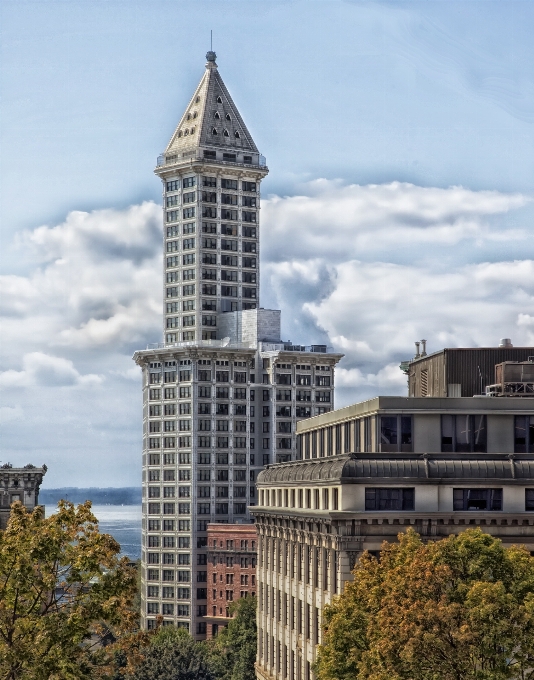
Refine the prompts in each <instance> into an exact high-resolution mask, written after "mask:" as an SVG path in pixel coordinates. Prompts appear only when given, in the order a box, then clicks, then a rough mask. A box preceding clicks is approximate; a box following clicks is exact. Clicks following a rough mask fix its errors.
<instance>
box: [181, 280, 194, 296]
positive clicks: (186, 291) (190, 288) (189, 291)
mask: <svg viewBox="0 0 534 680" xmlns="http://www.w3.org/2000/svg"><path fill="white" fill-rule="evenodd" d="M194 294H195V284H194V283H193V284H190V285H187V286H182V295H184V296H186V295H194Z"/></svg>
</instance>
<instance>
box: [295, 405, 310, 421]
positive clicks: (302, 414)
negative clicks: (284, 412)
mask: <svg viewBox="0 0 534 680" xmlns="http://www.w3.org/2000/svg"><path fill="white" fill-rule="evenodd" d="M295 412H296V416H297V418H309V417H310V416H311V406H297V407H296V409H295Z"/></svg>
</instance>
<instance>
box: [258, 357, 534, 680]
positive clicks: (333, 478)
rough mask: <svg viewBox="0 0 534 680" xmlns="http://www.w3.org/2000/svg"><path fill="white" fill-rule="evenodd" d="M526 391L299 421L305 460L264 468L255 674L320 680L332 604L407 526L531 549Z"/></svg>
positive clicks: (374, 406) (531, 453) (533, 487)
mask: <svg viewBox="0 0 534 680" xmlns="http://www.w3.org/2000/svg"><path fill="white" fill-rule="evenodd" d="M531 354H532V355H534V352H532V351H531ZM500 358H501V357H497V359H500ZM526 363H529V362H526ZM514 366H515V367H516V369H515V371H514V372H513V373H514V377H515V378H516V379H517V377H518V376H520V375H524V376H525V377H526V379H527V380H529V379H530V376H531V371H529V370H528V368H529V367H528V366H527V367H523V369H522V370H519V369H518V366H519V365H518V364H514ZM531 366H532V364H531ZM475 368H476V363H475ZM471 373H472V372H471V371H470V370H469V369H466V370H465V371H464V373H463V374H461V376H460V379H459V380H458V382H457V384H459V385H460V389H462V385H463V383H466V382H469V380H471V377H472V376H471ZM518 393H519V394H521V395H523V396H521V397H517V396H515V397H511V396H496V397H470V398H466V397H448V398H447V397H443V398H439V397H426V398H419V397H416V398H411V397H377V398H375V399H371V400H368V401H365V402H362V403H359V404H354V405H351V406H347V407H346V408H342V409H339V410H337V411H332V412H330V413H325V414H322V415H318V416H316V417H314V418H311V419H309V420H306V421H304V422H302V423H299V424H298V426H297V433H298V458H299V460H297V461H293V462H290V463H285V464H282V465H277V466H270V467H269V468H268V469H267V470H265V471H264V472H262V473H261V474H260V475H259V477H258V481H257V486H258V504H257V506H256V507H255V508H253V509H252V512H253V515H254V517H255V519H256V528H257V530H258V574H257V580H258V601H259V638H258V641H259V646H258V660H257V677H258V678H261V679H262V680H263V679H267V678H269V679H273V678H275V679H276V680H282V679H286V678H289V679H290V680H309V679H310V678H311V677H312V676H313V673H312V666H313V662H314V661H315V658H316V657H315V655H316V646H317V644H320V642H321V624H322V613H321V612H322V609H323V607H324V605H325V604H327V603H329V602H331V601H332V598H333V597H334V596H335V595H336V594H338V593H340V592H342V589H343V585H344V583H345V582H346V581H347V580H348V579H349V578H351V574H350V572H351V570H352V568H353V567H354V564H355V562H356V560H357V559H358V557H359V555H361V553H362V551H364V550H370V551H373V552H377V551H379V550H380V546H381V543H382V542H383V541H384V540H389V541H392V540H395V538H396V536H397V534H398V533H399V532H400V531H404V530H406V528H407V527H409V526H411V527H413V528H414V529H415V530H416V531H418V532H419V533H420V534H421V535H422V536H423V537H424V538H426V539H439V538H442V537H446V536H448V535H450V534H455V533H458V532H460V531H462V530H464V529H466V528H468V527H480V528H481V529H482V530H483V531H486V532H489V533H491V534H492V535H494V536H497V537H499V538H501V539H502V540H503V542H504V543H505V544H507V545H510V544H513V543H520V544H524V545H526V546H527V548H528V549H529V550H530V551H532V552H533V553H534V398H532V397H529V396H528V395H527V396H525V390H524V389H519V390H518Z"/></svg>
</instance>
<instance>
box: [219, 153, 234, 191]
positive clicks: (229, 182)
mask: <svg viewBox="0 0 534 680" xmlns="http://www.w3.org/2000/svg"><path fill="white" fill-rule="evenodd" d="M226 155H228V154H226ZM229 155H233V156H234V159H235V154H229ZM221 188H222V189H232V190H234V191H237V180H236V179H226V178H223V179H221Z"/></svg>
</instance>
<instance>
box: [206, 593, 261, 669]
mask: <svg viewBox="0 0 534 680" xmlns="http://www.w3.org/2000/svg"><path fill="white" fill-rule="evenodd" d="M256 609H257V600H256V598H255V597H244V598H241V599H239V600H236V601H235V602H233V603H232V605H231V607H230V613H231V614H232V616H233V618H232V619H231V620H230V621H229V623H228V625H227V626H226V628H223V630H221V632H220V633H219V635H218V636H217V637H216V638H215V640H214V641H213V643H212V654H213V659H214V666H215V669H216V673H217V678H219V680H254V678H255V673H254V662H255V661H256V645H257V639H258V631H257V626H256Z"/></svg>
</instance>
